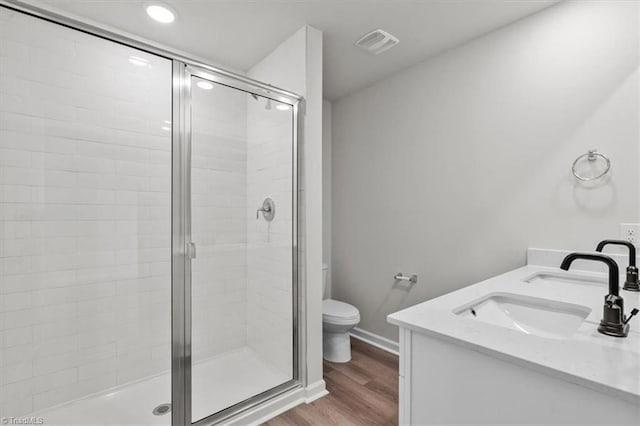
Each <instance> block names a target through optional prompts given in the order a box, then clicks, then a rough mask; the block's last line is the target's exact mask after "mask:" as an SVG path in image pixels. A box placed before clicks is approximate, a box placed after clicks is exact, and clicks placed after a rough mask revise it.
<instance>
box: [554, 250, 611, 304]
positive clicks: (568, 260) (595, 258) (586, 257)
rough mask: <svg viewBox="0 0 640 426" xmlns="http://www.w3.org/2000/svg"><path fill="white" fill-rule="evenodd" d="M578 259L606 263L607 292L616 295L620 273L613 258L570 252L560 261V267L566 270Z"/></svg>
mask: <svg viewBox="0 0 640 426" xmlns="http://www.w3.org/2000/svg"><path fill="white" fill-rule="evenodd" d="M578 259H584V260H593V261H596V262H602V263H604V264H606V265H607V266H608V267H609V294H612V295H614V296H618V294H619V290H618V288H619V286H620V281H619V278H618V276H619V274H620V270H619V269H618V264H617V263H616V261H615V260H613V259H612V258H610V257H609V256H606V255H604V254H595V253H571V254H569V255H567V257H565V258H564V260H563V261H562V264H561V265H560V269H564V270H565V271H568V270H569V267H570V266H571V264H572V263H573V262H574V261H575V260H578Z"/></svg>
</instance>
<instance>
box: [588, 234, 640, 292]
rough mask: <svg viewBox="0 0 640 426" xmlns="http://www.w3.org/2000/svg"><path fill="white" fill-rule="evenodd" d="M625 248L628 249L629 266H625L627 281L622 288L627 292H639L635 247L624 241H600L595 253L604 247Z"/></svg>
mask: <svg viewBox="0 0 640 426" xmlns="http://www.w3.org/2000/svg"><path fill="white" fill-rule="evenodd" d="M609 244H611V245H617V246H625V247H627V248H628V249H629V266H627V279H626V280H625V282H624V286H623V287H622V288H623V289H624V290H628V291H640V282H638V268H637V267H636V247H635V246H634V245H633V244H631V243H630V242H629V241H624V240H604V241H600V243H599V244H598V247H597V248H596V251H600V252H601V251H602V249H604V246H606V245H609Z"/></svg>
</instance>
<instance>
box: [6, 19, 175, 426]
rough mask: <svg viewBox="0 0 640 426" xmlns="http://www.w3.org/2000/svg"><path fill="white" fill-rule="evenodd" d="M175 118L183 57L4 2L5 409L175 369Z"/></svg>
mask: <svg viewBox="0 0 640 426" xmlns="http://www.w3.org/2000/svg"><path fill="white" fill-rule="evenodd" d="M130 56H136V57H139V58H143V59H144V60H146V61H147V63H148V65H147V66H143V67H138V66H135V65H133V64H132V63H130V62H129V58H130ZM170 119H171V64H170V62H169V61H167V60H164V59H160V58H156V57H153V56H151V55H147V54H145V53H142V52H139V51H136V50H134V49H130V48H126V47H123V46H120V45H118V44H115V43H110V42H107V41H105V40H102V39H99V38H95V37H91V36H88V35H86V34H83V33H80V32H76V31H72V30H69V29H66V28H63V27H60V26H57V25H54V24H51V23H47V22H45V21H41V20H38V19H35V18H31V17H27V16H25V15H22V14H19V13H15V12H12V11H9V10H7V9H4V8H0V296H1V299H0V416H17V415H21V414H25V413H29V412H32V411H35V410H41V409H44V408H46V407H50V406H52V405H56V404H60V403H63V402H65V401H68V400H71V399H75V398H78V397H81V396H84V395H87V394H89V393H93V392H98V391H101V390H105V389H107V388H110V387H113V386H116V385H120V384H123V383H127V382H130V381H132V380H136V379H139V378H141V377H145V376H148V375H152V374H157V373H160V372H162V371H165V370H168V369H169V368H170V346H169V342H170V211H171V210H170V170H171V169H170V167H171V153H170V148H171V141H170V135H169V132H167V131H165V130H162V127H165V126H167V123H165V121H166V120H170Z"/></svg>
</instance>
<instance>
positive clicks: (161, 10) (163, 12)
mask: <svg viewBox="0 0 640 426" xmlns="http://www.w3.org/2000/svg"><path fill="white" fill-rule="evenodd" d="M146 10H147V15H149V16H150V17H151V19H153V20H155V21H158V22H160V23H163V24H170V23H171V22H173V21H175V20H176V13H175V12H174V11H173V10H172V9H171V8H170V7H169V6H167V5H165V4H161V3H150V4H148V5H147V7H146Z"/></svg>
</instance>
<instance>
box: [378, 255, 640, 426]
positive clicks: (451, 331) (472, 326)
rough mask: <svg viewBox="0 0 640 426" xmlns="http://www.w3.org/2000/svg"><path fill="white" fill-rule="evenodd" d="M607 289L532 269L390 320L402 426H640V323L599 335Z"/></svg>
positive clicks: (601, 282) (587, 278) (602, 281)
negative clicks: (622, 333) (623, 333)
mask: <svg viewBox="0 0 640 426" xmlns="http://www.w3.org/2000/svg"><path fill="white" fill-rule="evenodd" d="M606 279H607V277H606V276H605V275H603V274H599V273H596V272H579V273H571V272H565V271H560V270H559V269H558V268H551V267H543V266H534V265H529V266H525V267H523V268H519V269H516V270H514V271H510V272H508V273H505V274H503V275H500V276H497V277H494V278H491V279H489V280H486V281H483V282H481V283H478V284H474V285H471V286H469V287H465V288H463V289H460V290H457V291H454V292H452V293H449V294H446V295H444V296H441V297H438V298H435V299H432V300H429V301H427V302H424V303H421V304H419V305H416V306H413V307H410V308H407V309H405V310H403V311H400V312H396V313H393V314H391V315H389V316H388V321H389V322H390V323H391V324H394V325H396V326H398V327H399V336H400V339H399V347H400V371H399V374H400V380H399V383H400V389H399V412H400V419H399V420H400V424H403V425H429V424H525V423H526V424H563V425H565V424H601V425H614V424H625V425H639V426H640V320H639V318H633V319H632V320H631V332H630V333H629V335H628V336H627V337H625V338H619V337H611V336H606V335H603V334H600V333H598V331H597V328H598V324H599V321H600V319H601V317H602V305H603V299H604V295H605V294H606V291H607V287H606ZM621 295H623V296H624V298H625V304H626V306H627V312H628V311H629V310H630V309H631V308H632V307H636V306H640V293H634V292H626V291H625V292H623V293H621ZM484 314H486V316H483V315H484Z"/></svg>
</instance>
